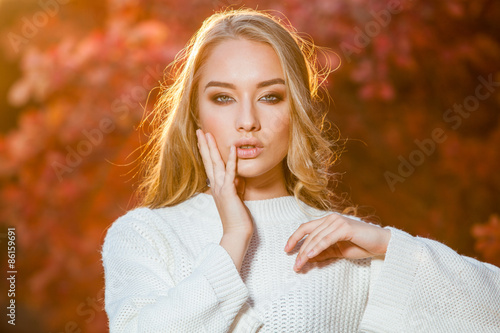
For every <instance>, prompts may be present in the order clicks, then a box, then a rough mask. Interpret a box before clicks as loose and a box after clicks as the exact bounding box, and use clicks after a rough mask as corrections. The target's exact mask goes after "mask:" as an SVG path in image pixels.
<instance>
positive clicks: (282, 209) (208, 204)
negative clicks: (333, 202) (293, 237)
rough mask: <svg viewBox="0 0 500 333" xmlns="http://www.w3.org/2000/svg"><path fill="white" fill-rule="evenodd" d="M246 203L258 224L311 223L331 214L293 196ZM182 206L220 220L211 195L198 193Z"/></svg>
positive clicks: (245, 201)
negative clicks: (300, 221)
mask: <svg viewBox="0 0 500 333" xmlns="http://www.w3.org/2000/svg"><path fill="white" fill-rule="evenodd" d="M244 203H245V205H246V206H247V207H248V210H249V211H250V213H251V215H252V218H253V221H254V223H256V224H259V223H275V222H276V223H277V222H287V221H295V220H298V219H300V220H304V221H309V220H313V219H317V218H319V217H321V216H325V215H327V214H329V213H330V212H326V211H321V210H318V209H315V208H313V207H311V206H308V205H307V204H306V203H304V202H303V201H301V200H297V199H295V197H293V196H284V197H278V198H272V199H263V200H244ZM181 205H185V208H186V209H190V210H191V209H193V210H195V211H198V212H199V213H200V214H201V215H203V216H207V217H211V218H217V219H218V218H219V212H218V210H217V206H216V205H215V201H214V198H213V196H212V195H210V194H206V193H198V194H196V195H194V196H193V197H191V198H189V199H188V200H186V201H185V202H183V203H182V204H181ZM301 208H302V209H301ZM308 214H309V215H308Z"/></svg>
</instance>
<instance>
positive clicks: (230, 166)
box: [196, 129, 253, 236]
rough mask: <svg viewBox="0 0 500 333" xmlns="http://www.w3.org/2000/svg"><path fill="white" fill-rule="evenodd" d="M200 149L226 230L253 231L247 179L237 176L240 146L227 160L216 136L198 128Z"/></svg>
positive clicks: (238, 232)
mask: <svg viewBox="0 0 500 333" xmlns="http://www.w3.org/2000/svg"><path fill="white" fill-rule="evenodd" d="M196 136H197V137H198V149H199V151H200V154H201V158H202V160H203V164H204V166H205V171H206V174H207V177H208V179H209V181H210V189H211V194H212V196H213V198H214V201H215V204H216V206H217V210H218V211H219V215H220V218H221V221H222V227H223V230H224V234H233V235H236V234H248V235H249V236H251V235H252V233H253V222H252V219H251V217H250V213H249V211H248V208H247V207H246V206H245V204H244V203H243V195H244V193H245V181H244V179H243V178H241V177H237V176H236V147H235V146H234V145H232V146H231V150H230V153H229V157H228V160H227V164H226V165H224V161H223V160H222V158H221V155H220V152H219V149H218V148H217V143H216V142H215V138H214V137H213V135H212V134H210V133H206V134H205V133H203V131H202V130H201V129H198V130H196Z"/></svg>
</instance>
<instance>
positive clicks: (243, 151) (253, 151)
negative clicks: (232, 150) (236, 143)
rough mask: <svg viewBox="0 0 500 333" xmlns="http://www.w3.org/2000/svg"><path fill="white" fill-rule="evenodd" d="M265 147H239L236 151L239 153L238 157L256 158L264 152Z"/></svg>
mask: <svg viewBox="0 0 500 333" xmlns="http://www.w3.org/2000/svg"><path fill="white" fill-rule="evenodd" d="M263 150H264V148H260V147H255V148H237V149H236V152H237V154H238V158H255V157H257V156H259V155H260V153H262V151H263Z"/></svg>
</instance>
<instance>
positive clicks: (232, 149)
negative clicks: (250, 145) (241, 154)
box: [231, 145, 234, 153]
mask: <svg viewBox="0 0 500 333" xmlns="http://www.w3.org/2000/svg"><path fill="white" fill-rule="evenodd" d="M231 153H234V146H233V145H231Z"/></svg>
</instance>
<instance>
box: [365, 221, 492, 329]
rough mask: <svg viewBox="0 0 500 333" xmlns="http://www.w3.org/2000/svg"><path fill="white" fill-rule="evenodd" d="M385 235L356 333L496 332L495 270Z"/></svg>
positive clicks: (431, 245) (432, 244)
mask: <svg viewBox="0 0 500 333" xmlns="http://www.w3.org/2000/svg"><path fill="white" fill-rule="evenodd" d="M387 229H390V230H391V240H390V242H389V246H388V249H387V253H386V255H385V258H384V260H383V263H382V264H379V263H378V262H377V264H376V266H378V268H379V271H378V273H377V274H376V281H374V282H373V283H372V284H371V290H370V293H369V297H368V303H367V306H366V309H365V313H364V316H363V320H362V322H361V325H360V331H361V332H500V268H498V267H496V266H493V265H491V264H487V263H483V262H480V261H478V260H475V259H473V258H470V257H466V256H461V255H459V254H457V253H456V252H455V251H453V250H452V249H450V248H449V247H447V246H445V245H444V244H442V243H439V242H436V241H434V240H431V239H426V238H420V237H413V236H411V235H409V234H408V233H406V232H403V231H401V230H398V229H395V228H390V227H387Z"/></svg>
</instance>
